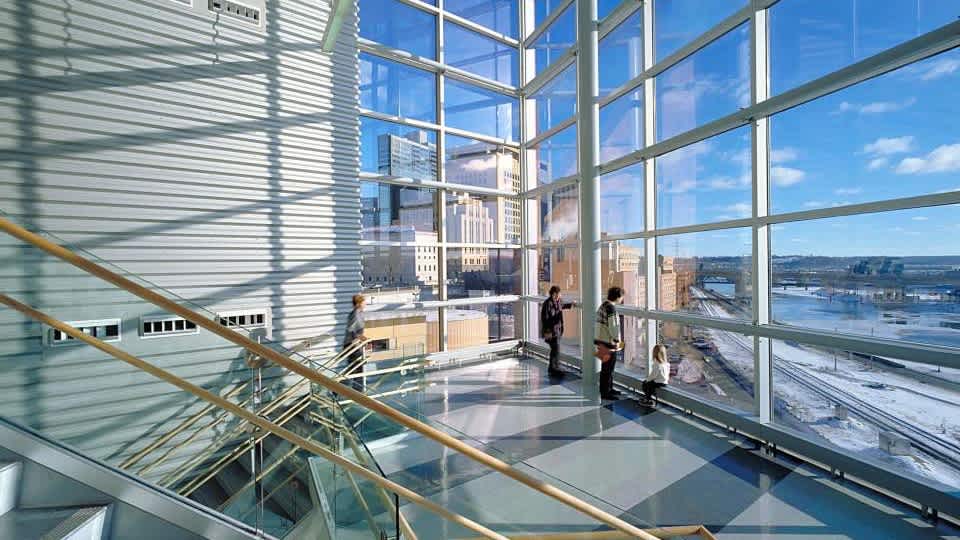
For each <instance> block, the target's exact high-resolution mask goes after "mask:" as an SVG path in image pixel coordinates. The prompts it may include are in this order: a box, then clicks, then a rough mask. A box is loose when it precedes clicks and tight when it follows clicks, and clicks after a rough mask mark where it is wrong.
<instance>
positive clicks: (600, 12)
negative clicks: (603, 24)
mask: <svg viewBox="0 0 960 540" xmlns="http://www.w3.org/2000/svg"><path fill="white" fill-rule="evenodd" d="M622 1H623V0H597V20H600V21H602V20H603V18H604V17H606V16H607V15H609V14H610V12H612V11H613V10H614V9H616V7H617V6H619V5H620V3H621V2H622Z"/></svg>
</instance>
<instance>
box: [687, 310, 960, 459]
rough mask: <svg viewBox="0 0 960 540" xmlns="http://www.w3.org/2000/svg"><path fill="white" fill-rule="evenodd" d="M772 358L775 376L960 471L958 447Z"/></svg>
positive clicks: (740, 340)
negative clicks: (897, 435) (845, 410)
mask: <svg viewBox="0 0 960 540" xmlns="http://www.w3.org/2000/svg"><path fill="white" fill-rule="evenodd" d="M704 293H705V294H710V293H708V292H706V291H704ZM702 305H703V307H704V308H705V309H706V311H707V313H708V314H709V315H713V316H717V313H716V311H715V310H716V309H718V308H717V307H716V306H711V305H710V304H708V303H706V302H704V303H702ZM719 331H723V330H719ZM726 333H727V334H728V337H729V338H730V340H731V341H732V342H733V343H735V344H737V346H739V347H741V348H743V349H745V350H748V351H750V352H751V353H752V351H753V347H752V346H751V345H750V344H748V343H744V340H743V338H742V336H740V335H739V334H736V333H734V332H726ZM773 359H774V362H773V369H774V372H775V373H776V374H779V375H782V376H784V377H786V378H787V379H790V380H791V381H793V382H794V383H796V384H798V385H799V386H801V387H803V388H805V389H807V390H809V391H810V392H812V393H814V394H815V395H818V396H820V397H821V398H823V399H825V400H827V401H828V402H832V403H836V404H838V405H842V406H844V407H846V408H847V410H849V411H850V413H851V414H853V415H855V416H859V417H860V418H862V419H864V420H866V421H867V422H870V423H871V424H874V425H875V426H877V427H879V428H881V429H883V430H886V431H892V432H894V433H898V434H899V435H901V436H903V437H905V438H906V439H908V440H909V441H910V443H911V444H912V445H913V446H915V447H916V448H918V449H920V450H921V451H923V452H924V453H926V454H928V455H930V456H931V457H934V458H936V459H938V460H940V461H942V462H944V463H946V464H948V465H950V466H951V467H953V468H955V469H960V444H957V443H953V442H951V441H948V440H945V439H943V438H942V437H938V436H936V435H934V434H931V433H930V432H928V431H927V430H925V429H922V428H919V427H917V426H915V425H913V424H910V423H908V422H905V421H904V420H902V419H900V418H898V417H897V416H895V415H893V414H890V413H888V412H887V411H884V410H883V409H880V408H879V407H876V406H874V405H872V404H870V403H868V402H866V401H864V400H863V399H860V398H859V397H857V396H856V395H854V394H852V393H850V392H847V391H846V390H843V389H842V388H840V387H838V386H836V385H833V384H830V383H828V382H826V381H824V380H823V379H821V378H820V377H817V376H816V375H814V374H812V373H810V372H809V371H807V370H806V369H804V368H803V367H801V366H799V365H797V364H796V363H794V362H792V361H790V360H787V359H786V358H783V357H782V356H777V355H774V358H773Z"/></svg>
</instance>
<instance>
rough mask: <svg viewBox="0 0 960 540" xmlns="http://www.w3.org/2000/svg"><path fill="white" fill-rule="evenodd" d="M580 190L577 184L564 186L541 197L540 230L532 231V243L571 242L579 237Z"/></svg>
mask: <svg viewBox="0 0 960 540" xmlns="http://www.w3.org/2000/svg"><path fill="white" fill-rule="evenodd" d="M579 193H580V190H579V188H578V186H577V185H576V184H572V185H568V186H564V187H562V188H560V189H556V190H554V191H551V192H550V193H547V194H546V195H543V196H542V197H540V200H539V203H540V221H539V225H540V227H539V230H533V231H530V238H531V241H532V242H553V243H560V242H569V241H574V240H576V238H577V237H578V236H579V234H580V232H579V224H580V217H579V213H578V208H579V198H578V197H579Z"/></svg>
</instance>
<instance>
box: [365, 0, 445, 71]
mask: <svg viewBox="0 0 960 540" xmlns="http://www.w3.org/2000/svg"><path fill="white" fill-rule="evenodd" d="M359 6H360V17H359V18H360V37H363V38H367V39H370V40H373V41H376V42H377V43H382V44H383V45H386V46H388V47H393V48H395V49H402V50H404V51H407V52H410V53H413V54H415V55H417V56H423V57H425V58H433V59H436V57H437V51H436V42H437V29H436V27H437V21H436V17H434V16H433V15H431V14H429V13H427V12H426V11H423V10H419V9H417V8H415V7H412V6H408V5H406V4H404V3H403V2H399V1H398V0H360V1H359Z"/></svg>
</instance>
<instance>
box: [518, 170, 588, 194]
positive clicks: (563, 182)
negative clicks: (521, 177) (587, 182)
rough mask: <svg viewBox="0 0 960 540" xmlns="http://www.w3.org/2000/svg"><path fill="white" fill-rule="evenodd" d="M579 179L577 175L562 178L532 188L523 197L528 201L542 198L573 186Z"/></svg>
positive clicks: (533, 180)
mask: <svg viewBox="0 0 960 540" xmlns="http://www.w3.org/2000/svg"><path fill="white" fill-rule="evenodd" d="M579 179H580V176H579V175H572V176H564V177H563V178H558V179H556V180H554V181H553V182H550V183H549V184H543V185H542V186H536V187H533V188H531V189H529V190H527V191H526V192H524V194H523V196H524V197H526V198H528V199H533V198H537V197H542V196H543V195H545V194H547V193H550V192H552V191H556V190H558V189H560V188H562V187H567V186H569V185H571V184H575V183H576V182H577V180H579ZM532 182H536V178H534V179H532Z"/></svg>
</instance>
